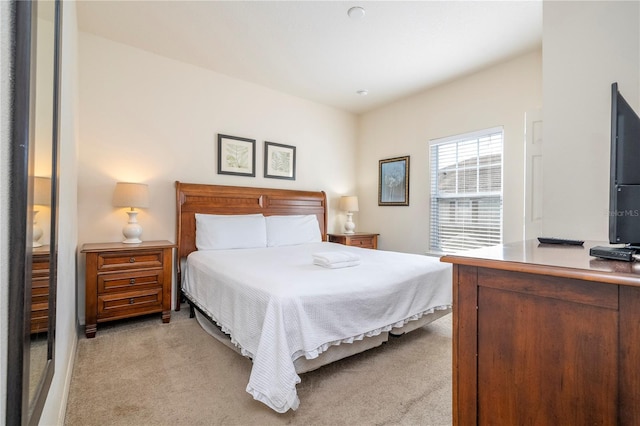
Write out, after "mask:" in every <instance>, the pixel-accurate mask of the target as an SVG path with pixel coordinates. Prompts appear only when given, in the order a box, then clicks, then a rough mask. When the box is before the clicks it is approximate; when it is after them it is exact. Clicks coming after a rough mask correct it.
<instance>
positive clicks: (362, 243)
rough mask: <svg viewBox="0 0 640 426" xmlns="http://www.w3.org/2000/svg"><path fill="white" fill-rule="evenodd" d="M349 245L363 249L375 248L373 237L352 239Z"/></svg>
mask: <svg viewBox="0 0 640 426" xmlns="http://www.w3.org/2000/svg"><path fill="white" fill-rule="evenodd" d="M349 245H350V246H354V247H362V248H374V246H373V237H352V238H351V241H350V242H349Z"/></svg>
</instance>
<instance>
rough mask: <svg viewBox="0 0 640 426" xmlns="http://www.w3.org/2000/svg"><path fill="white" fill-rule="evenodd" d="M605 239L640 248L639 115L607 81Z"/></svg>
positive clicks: (615, 84)
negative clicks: (608, 154)
mask: <svg viewBox="0 0 640 426" xmlns="http://www.w3.org/2000/svg"><path fill="white" fill-rule="evenodd" d="M609 242H610V243H611V244H626V245H627V246H630V247H632V248H638V249H640V117H638V114H636V113H635V111H634V110H633V108H631V106H630V105H629V104H628V103H627V101H625V99H624V98H623V97H622V95H621V94H620V92H619V91H618V83H613V84H612V85H611V177H610V188H609Z"/></svg>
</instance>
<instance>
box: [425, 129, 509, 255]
mask: <svg viewBox="0 0 640 426" xmlns="http://www.w3.org/2000/svg"><path fill="white" fill-rule="evenodd" d="M429 150H430V166H431V227H430V234H431V238H430V241H431V242H430V251H432V252H438V253H455V252H458V251H463V250H468V249H472V248H479V247H486V246H491V245H496V244H500V243H502V150H503V130H502V128H493V129H487V130H483V131H480V132H474V133H469V134H465V135H458V136H454V137H449V138H445V139H436V140H433V141H431V142H430V148H429Z"/></svg>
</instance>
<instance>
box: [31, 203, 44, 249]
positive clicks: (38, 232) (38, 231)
mask: <svg viewBox="0 0 640 426" xmlns="http://www.w3.org/2000/svg"><path fill="white" fill-rule="evenodd" d="M37 214H38V210H34V211H33V235H32V240H33V241H32V243H31V247H42V243H41V242H40V241H38V240H39V239H40V238H41V237H42V228H41V227H40V225H38V220H37V219H36V215H37Z"/></svg>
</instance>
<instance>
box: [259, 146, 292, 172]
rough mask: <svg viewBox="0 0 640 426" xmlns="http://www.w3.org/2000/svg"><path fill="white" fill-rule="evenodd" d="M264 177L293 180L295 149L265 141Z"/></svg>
mask: <svg viewBox="0 0 640 426" xmlns="http://www.w3.org/2000/svg"><path fill="white" fill-rule="evenodd" d="M264 177H266V178H275V179H290V180H295V179H296V147H295V146H290V145H282V144H279V143H274V142H266V141H265V143H264Z"/></svg>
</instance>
